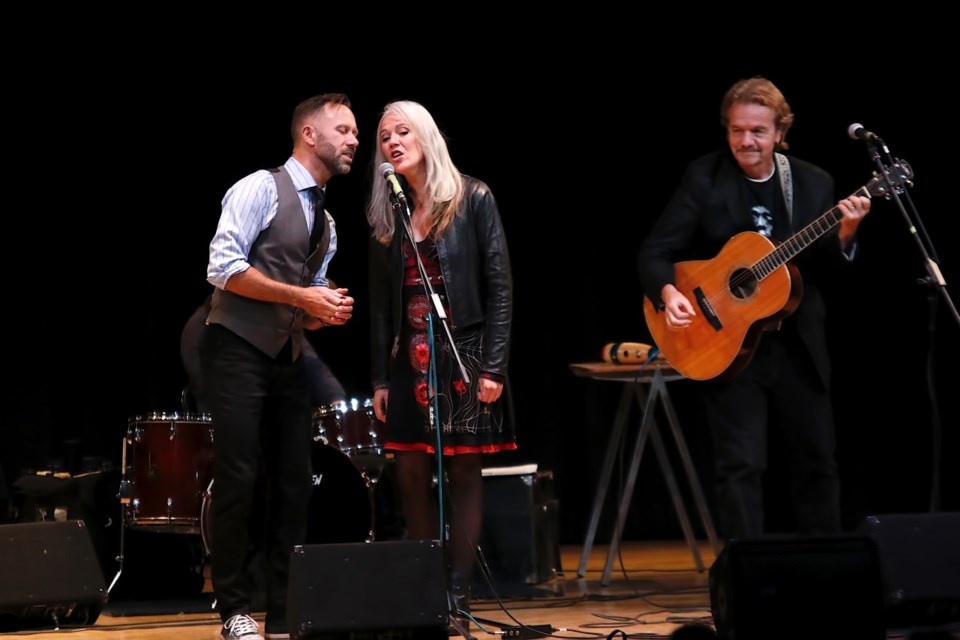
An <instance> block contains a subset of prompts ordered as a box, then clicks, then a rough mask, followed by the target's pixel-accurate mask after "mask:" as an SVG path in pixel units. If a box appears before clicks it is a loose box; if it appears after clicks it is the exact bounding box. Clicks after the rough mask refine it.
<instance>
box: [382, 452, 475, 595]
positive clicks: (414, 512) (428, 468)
mask: <svg viewBox="0 0 960 640" xmlns="http://www.w3.org/2000/svg"><path fill="white" fill-rule="evenodd" d="M395 460H396V470H397V482H398V484H399V486H400V498H401V503H402V508H403V517H404V520H405V521H406V526H407V537H408V538H409V539H411V540H437V539H439V537H440V522H439V519H440V515H439V511H438V509H437V492H436V490H435V488H434V486H433V477H434V474H435V472H436V464H435V459H434V456H433V455H432V454H429V453H426V452H423V451H398V452H396V458H395ZM443 469H444V471H445V473H446V476H447V478H448V479H449V483H448V485H445V486H444V496H445V497H446V505H448V506H447V509H448V510H449V511H447V512H446V514H445V516H446V518H445V519H446V521H447V522H448V523H449V524H450V564H451V570H452V571H453V573H454V574H455V575H460V576H463V577H464V578H465V579H467V580H469V579H470V576H471V574H472V572H473V567H474V549H475V548H476V546H477V543H478V541H479V540H478V539H479V537H480V526H481V524H482V518H483V476H482V473H481V471H482V465H481V462H480V454H479V453H468V454H458V455H453V456H444V458H443ZM447 486H449V490H448V489H447ZM448 491H449V493H448ZM467 584H469V582H468V583H467Z"/></svg>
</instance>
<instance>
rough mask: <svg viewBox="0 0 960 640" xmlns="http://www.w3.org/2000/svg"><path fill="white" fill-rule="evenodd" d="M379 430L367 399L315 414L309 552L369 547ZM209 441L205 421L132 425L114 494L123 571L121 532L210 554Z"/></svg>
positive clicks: (156, 418)
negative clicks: (179, 537) (347, 545)
mask: <svg viewBox="0 0 960 640" xmlns="http://www.w3.org/2000/svg"><path fill="white" fill-rule="evenodd" d="M382 426H383V423H381V422H380V421H379V420H377V418H376V416H375V415H374V412H373V401H372V400H371V399H369V398H364V399H357V398H351V399H350V400H348V401H343V402H339V403H335V404H330V405H325V406H321V407H319V408H316V409H315V410H314V411H313V418H312V426H311V432H312V438H311V443H310V446H311V452H312V461H313V494H312V497H311V501H310V518H309V522H310V526H309V531H308V535H307V540H306V542H307V543H308V544H322V543H334V542H371V541H373V539H374V524H375V522H374V520H375V509H374V488H375V486H376V484H377V482H378V481H379V480H380V476H381V474H382V473H383V470H384V467H385V465H386V462H387V459H386V456H385V455H384V452H383V449H382V447H381V444H380V436H379V432H378V431H379V429H380V428H382ZM214 438H215V428H214V423H213V420H212V419H211V417H210V415H209V414H197V413H176V412H174V413H150V414H148V415H146V416H136V417H134V418H131V419H130V420H129V422H128V425H127V432H126V436H125V437H124V439H123V451H122V462H121V480H120V492H119V496H120V504H121V508H122V513H123V518H122V519H123V525H124V526H123V528H121V549H120V560H121V570H122V560H123V553H124V550H123V531H124V530H125V529H133V530H138V531H152V532H160V533H180V534H194V535H196V534H199V535H200V536H201V538H202V541H203V547H204V551H205V553H206V554H207V555H210V554H211V553H212V552H213V549H212V548H211V539H212V536H211V535H210V528H211V522H210V520H211V517H210V516H211V509H210V508H211V504H212V501H213V500H215V499H216V491H215V487H214V482H213V442H214ZM331 515H333V517H330V516H331ZM119 575H120V574H119V573H118V574H117V577H119ZM115 582H116V578H114V583H115ZM112 586H113V585H111V587H112Z"/></svg>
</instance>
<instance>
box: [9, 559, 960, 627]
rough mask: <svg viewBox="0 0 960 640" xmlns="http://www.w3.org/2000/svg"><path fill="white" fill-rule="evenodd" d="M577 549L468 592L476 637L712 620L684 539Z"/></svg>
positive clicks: (118, 622) (146, 623)
mask: <svg viewBox="0 0 960 640" xmlns="http://www.w3.org/2000/svg"><path fill="white" fill-rule="evenodd" d="M700 549H701V554H702V557H703V562H704V563H705V566H706V567H709V566H710V565H711V564H712V563H713V561H714V559H715V556H714V553H713V551H712V550H711V549H710V547H709V545H708V544H706V542H703V543H702V544H701V547H700ZM582 550H583V548H582V547H581V546H563V547H561V563H562V575H561V576H558V577H557V578H556V579H554V580H552V581H550V582H547V583H544V584H541V585H537V588H536V589H535V590H534V591H536V592H537V595H533V596H529V597H525V598H515V597H513V598H510V599H505V598H501V601H500V602H499V603H498V602H497V601H496V600H493V599H491V600H474V601H473V603H472V606H471V609H472V611H471V613H472V615H473V616H474V617H475V618H476V619H477V621H478V622H475V623H473V624H471V627H470V631H471V634H472V635H473V636H475V637H476V638H477V640H503V639H504V637H505V636H504V635H503V633H502V631H501V627H503V626H506V625H549V626H550V627H551V628H553V629H555V630H556V631H555V632H554V635H553V636H552V637H557V638H564V639H573V640H590V639H592V638H598V639H602V638H607V637H608V636H610V635H611V634H612V633H614V632H615V631H617V630H620V631H622V632H623V634H624V635H625V636H627V637H630V638H668V637H669V636H670V634H671V633H672V632H673V631H674V630H676V629H677V628H678V627H681V626H683V625H684V624H695V623H701V624H706V625H711V626H712V617H711V612H710V594H709V586H708V579H709V573H708V571H707V570H704V571H703V572H698V571H697V570H696V566H695V563H694V560H693V556H692V554H691V552H690V549H689V548H688V547H687V545H686V543H685V542H684V541H683V540H676V541H673V540H671V541H624V543H623V544H622V545H621V554H620V558H619V559H620V562H618V563H617V565H616V566H615V567H614V569H613V571H612V574H611V578H610V581H609V585H608V586H603V585H601V577H602V573H603V568H604V563H605V562H606V558H607V554H608V551H609V547H607V546H606V545H595V546H594V548H593V550H592V553H591V556H590V559H589V562H588V564H587V570H586V573H585V575H584V576H583V577H582V578H581V577H578V576H577V569H578V566H579V564H580V558H581V553H582ZM206 589H209V586H207V588H206ZM541 593H542V594H544V595H540V594H541ZM107 611H109V605H108V609H107ZM811 614H812V615H815V612H811ZM255 617H256V618H257V619H258V620H259V621H260V622H261V633H262V631H263V629H262V620H263V618H262V615H255ZM783 624H784V625H785V626H784V628H789V625H790V620H784V621H783ZM219 629H220V622H219V618H218V617H217V615H216V614H215V613H214V612H212V611H211V612H209V613H189V614H186V613H181V614H168V615H144V616H129V617H122V616H114V615H108V614H107V613H103V614H101V615H100V616H99V617H98V619H97V620H96V623H95V624H94V625H92V626H88V627H83V628H79V629H78V628H69V629H68V628H64V629H61V630H59V631H57V630H52V631H46V630H39V629H31V630H25V631H15V632H12V633H10V634H9V637H17V636H23V637H29V638H31V640H54V639H58V640H62V639H63V638H65V637H69V638H70V639H71V640H133V639H136V640H201V639H202V640H213V639H214V638H219ZM777 635H778V634H776V633H774V634H773V635H772V636H771V640H777V638H776V636H777ZM617 636H619V634H617ZM698 637H699V636H698ZM811 637H814V636H811ZM816 637H817V638H835V637H836V634H831V632H830V628H829V626H828V625H826V624H825V625H824V629H823V633H822V635H821V634H818V635H817V636H816ZM887 637H888V638H908V637H911V636H910V635H909V633H907V632H906V631H904V632H901V633H888V636H887ZM913 637H920V636H913ZM923 637H926V636H923ZM937 637H940V636H937ZM942 637H944V638H950V637H960V635H954V636H949V635H944V636H942Z"/></svg>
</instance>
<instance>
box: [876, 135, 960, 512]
mask: <svg viewBox="0 0 960 640" xmlns="http://www.w3.org/2000/svg"><path fill="white" fill-rule="evenodd" d="M878 145H879V147H882V148H883V152H884V155H885V156H886V158H887V161H888V162H889V163H890V166H889V167H888V166H885V165H884V162H883V158H881V156H880V150H879V148H878ZM867 148H868V150H869V152H870V156H871V158H872V159H873V161H874V163H875V164H876V165H877V170H878V172H879V175H881V176H883V179H884V181H885V182H886V184H887V187H888V191H887V193H886V198H887V199H888V200H890V199H892V200H893V201H894V202H895V203H896V205H897V208H898V209H899V210H900V213H901V215H902V216H903V218H904V220H905V221H906V223H907V228H908V229H909V231H910V235H911V237H913V239H914V241H915V242H916V245H917V248H918V249H919V251H920V255H921V256H922V258H923V263H924V266H925V267H926V269H927V276H926V277H925V278H918V279H917V283H918V284H925V285H927V287H928V290H927V306H928V310H927V314H928V319H927V332H928V334H929V341H928V345H927V390H928V393H929V395H930V420H931V430H932V433H931V453H932V457H933V460H932V465H931V474H932V478H931V488H930V511H931V512H936V511H939V510H940V458H941V442H942V438H943V436H942V426H941V422H940V411H939V408H938V404H939V403H938V402H937V393H936V384H935V382H934V370H935V367H934V355H935V349H934V344H935V338H936V320H937V302H938V298H937V293H939V294H940V295H942V296H943V299H944V300H945V302H946V304H947V308H948V309H949V311H950V313H951V315H952V316H953V319H954V321H955V322H956V323H957V325H958V326H960V313H958V312H957V307H956V305H955V304H954V303H953V300H952V299H951V298H950V295H949V294H948V293H947V282H946V280H944V278H943V274H942V273H941V272H940V265H939V259H938V258H937V252H936V249H935V248H934V246H933V241H932V240H931V239H930V236H929V234H927V231H926V228H924V226H923V221H922V220H921V218H920V213H919V211H918V210H917V208H916V206H914V204H913V201H912V200H911V199H910V194H909V193H908V192H907V191H906V189H904V188H903V184H904V183H905V184H907V185H908V186H912V182H911V181H910V179H911V178H913V173H912V171H911V170H910V169H909V167H908V166H907V165H906V163H905V162H903V161H896V160H895V159H894V158H893V156H891V155H890V150H889V149H888V148H887V145H886V143H885V142H884V141H883V140H882V139H881V138H880V137H879V136H876V143H874V142H872V141H869V140H868V141H867ZM903 167H907V170H906V175H905V177H904V178H903V179H897V180H894V179H893V178H891V177H890V173H891V170H894V171H897V172H901V171H903ZM900 194H903V196H904V200H906V202H907V204H909V206H910V210H909V211H908V210H907V208H906V207H905V206H904V204H903V200H901V199H900ZM914 220H916V222H915V223H914ZM918 228H919V230H920V234H918V233H917V229H918ZM921 235H922V237H921ZM928 246H929V247H930V250H929V251H928V250H927V247H928Z"/></svg>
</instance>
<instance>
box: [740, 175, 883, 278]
mask: <svg viewBox="0 0 960 640" xmlns="http://www.w3.org/2000/svg"><path fill="white" fill-rule="evenodd" d="M870 195H871V194H870V190H869V189H867V188H866V187H860V188H859V189H857V190H856V191H855V192H854V193H853V195H852V196H851V197H853V196H866V197H867V198H869V197H870ZM842 219H843V212H842V211H840V208H839V207H836V206H835V207H833V208H832V209H830V210H829V211H827V212H826V213H825V214H823V215H822V216H820V217H819V218H817V219H816V220H814V221H813V222H811V223H810V224H808V225H807V226H805V227H804V228H803V229H801V230H800V231H797V232H796V233H795V234H793V235H792V236H790V237H789V238H788V239H786V240H784V241H783V243H781V244H779V245H777V248H776V249H774V250H773V251H771V252H770V253H768V254H767V255H766V256H764V257H763V258H761V259H760V260H758V261H757V262H756V263H754V265H753V267H752V268H751V270H752V271H753V273H754V275H755V276H756V278H757V279H758V280H763V279H764V278H766V277H767V276H768V275H770V274H771V273H773V272H774V271H776V270H777V269H779V268H780V267H782V266H783V265H785V264H787V263H788V262H790V261H791V260H793V259H794V258H795V257H796V256H797V254H799V253H800V252H801V251H803V250H804V249H806V248H807V247H809V246H810V245H811V244H813V243H814V242H816V241H817V240H819V239H820V238H822V237H823V236H824V235H826V233H827V232H829V231H830V230H831V229H833V228H834V227H835V226H837V224H839V223H840V221H841V220H842Z"/></svg>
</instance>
